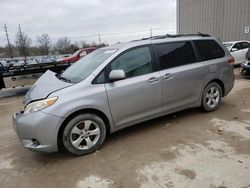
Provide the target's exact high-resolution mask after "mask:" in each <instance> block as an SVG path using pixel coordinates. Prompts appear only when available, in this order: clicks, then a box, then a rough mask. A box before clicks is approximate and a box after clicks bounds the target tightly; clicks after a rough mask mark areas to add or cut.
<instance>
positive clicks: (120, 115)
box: [105, 46, 162, 126]
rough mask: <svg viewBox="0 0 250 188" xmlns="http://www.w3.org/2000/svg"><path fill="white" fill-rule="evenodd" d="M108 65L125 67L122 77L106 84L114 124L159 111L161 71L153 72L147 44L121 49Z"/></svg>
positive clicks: (131, 120)
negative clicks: (118, 54) (122, 51)
mask: <svg viewBox="0 0 250 188" xmlns="http://www.w3.org/2000/svg"><path fill="white" fill-rule="evenodd" d="M108 69H109V70H110V71H111V70H124V72H125V74H126V79H124V80H120V81H116V82H113V83H106V84H105V87H106V91H107V96H108V101H109V107H110V110H111V113H112V117H113V120H114V123H115V125H116V126H127V125H130V124H134V123H137V122H139V121H142V120H146V119H149V118H152V117H154V116H157V115H159V114H160V112H161V100H162V95H161V94H162V93H161V84H160V75H159V72H154V66H153V59H152V56H151V50H150V47H149V46H143V47H138V48H135V49H130V50H128V51H126V52H124V53H123V54H121V55H120V56H119V57H118V58H116V59H115V60H114V61H113V62H112V63H111V64H110V65H109V67H108ZM110 71H108V72H110Z"/></svg>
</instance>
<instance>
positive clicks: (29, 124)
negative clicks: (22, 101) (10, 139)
mask: <svg viewBox="0 0 250 188" xmlns="http://www.w3.org/2000/svg"><path fill="white" fill-rule="evenodd" d="M63 121H64V118H62V117H58V116H53V115H50V114H46V113H43V112H41V111H38V112H34V113H30V114H26V115H23V114H22V113H15V114H13V116H12V122H13V127H14V129H15V131H16V133H17V135H18V137H19V139H20V141H21V143H22V145H23V146H24V147H25V148H27V149H30V150H32V151H41V152H56V151H58V144H57V136H58V131H59V128H60V126H61V124H62V122H63Z"/></svg>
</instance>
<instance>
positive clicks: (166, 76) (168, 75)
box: [162, 73, 174, 80]
mask: <svg viewBox="0 0 250 188" xmlns="http://www.w3.org/2000/svg"><path fill="white" fill-rule="evenodd" d="M173 76H174V75H172V74H170V73H167V74H165V75H164V76H163V77H162V78H163V79H165V80H167V79H170V78H172V77H173Z"/></svg>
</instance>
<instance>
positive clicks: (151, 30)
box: [150, 29, 153, 37]
mask: <svg viewBox="0 0 250 188" xmlns="http://www.w3.org/2000/svg"><path fill="white" fill-rule="evenodd" d="M152 36H153V29H150V37H152Z"/></svg>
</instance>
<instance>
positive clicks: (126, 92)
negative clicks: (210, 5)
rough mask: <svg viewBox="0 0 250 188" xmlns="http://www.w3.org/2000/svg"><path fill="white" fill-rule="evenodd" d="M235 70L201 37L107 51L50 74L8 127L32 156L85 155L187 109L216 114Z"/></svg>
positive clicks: (169, 38) (161, 40) (229, 60)
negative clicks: (111, 138)
mask: <svg viewBox="0 0 250 188" xmlns="http://www.w3.org/2000/svg"><path fill="white" fill-rule="evenodd" d="M232 63H234V59H233V57H232V56H231V55H230V53H229V52H228V51H227V50H226V49H225V48H224V46H223V45H222V44H221V43H220V42H219V41H218V40H217V39H215V38H213V37H210V36H209V35H204V34H199V35H187V36H185V35H184V36H182V35H166V36H165V35H164V36H158V37H151V38H149V39H143V40H137V41H133V42H128V43H120V44H116V45H111V46H108V47H104V48H101V49H98V50H95V51H94V52H92V53H91V54H89V55H87V56H86V57H84V58H82V59H80V60H79V61H78V62H76V63H74V64H73V65H71V66H70V67H69V68H68V69H66V70H65V71H64V72H63V73H62V74H55V73H54V72H51V71H47V72H46V73H45V74H44V75H43V76H42V77H40V78H39V79H38V80H37V82H36V83H35V84H34V85H33V86H32V87H31V88H30V90H29V91H28V93H27V94H26V95H25V98H24V102H25V104H26V105H25V107H24V109H23V110H22V111H20V112H18V113H15V114H13V125H14V128H15V130H16V132H17V135H18V136H19V138H20V140H21V142H22V144H23V146H24V147H25V148H28V149H30V150H34V151H44V152H55V151H58V150H59V148H61V147H64V148H65V149H66V150H67V151H68V152H70V153H72V154H74V155H84V154H88V153H91V152H93V151H96V150H97V149H98V148H100V146H101V145H102V144H103V142H104V140H105V137H106V135H107V134H108V133H113V132H115V131H118V130H120V129H123V128H125V127H128V126H131V125H134V124H137V123H139V122H143V121H146V120H149V119H152V118H156V117H159V116H163V115H166V114H170V113H174V112H177V111H180V110H183V109H187V108H194V107H201V108H202V109H203V110H204V111H207V112H211V111H214V110H216V109H217V108H218V107H219V105H220V102H221V98H222V97H225V96H226V95H227V94H228V93H229V92H230V91H231V89H232V88H233V85H234V79H235V78H234V73H233V66H232ZM177 136H178V135H177Z"/></svg>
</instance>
